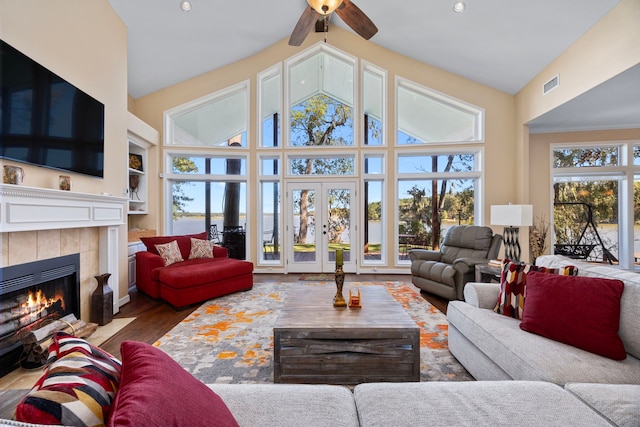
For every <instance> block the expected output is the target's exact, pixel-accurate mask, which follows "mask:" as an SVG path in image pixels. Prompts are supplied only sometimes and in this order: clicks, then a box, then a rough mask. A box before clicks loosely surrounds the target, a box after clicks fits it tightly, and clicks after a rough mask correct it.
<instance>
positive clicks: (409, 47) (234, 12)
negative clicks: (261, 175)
mask: <svg viewBox="0 0 640 427" xmlns="http://www.w3.org/2000/svg"><path fill="white" fill-rule="evenodd" d="M109 2H110V4H111V5H112V7H113V8H114V10H115V11H116V13H118V15H119V16H120V17H121V19H122V20H123V22H124V23H125V24H126V26H127V28H128V36H129V41H128V47H129V52H128V67H129V69H128V78H129V94H130V95H131V96H132V97H134V98H138V97H141V96H144V95H147V94H149V93H152V92H154V91H157V90H159V89H162V88H165V87H168V86H171V85H173V84H176V83H178V82H181V81H184V80H187V79H190V78H192V77H195V76H197V75H200V74H202V73H205V72H207V71H210V70H213V69H217V68H220V67H223V66H225V65H227V64H229V63H232V62H235V61H238V60H240V59H243V58H246V57H249V56H251V55H254V54H256V53H257V52H259V51H261V50H262V49H264V48H266V47H268V46H271V45H273V44H274V43H276V42H279V41H281V40H282V39H287V38H288V37H289V35H290V34H291V31H292V29H293V27H294V26H295V24H296V22H297V20H298V18H299V17H300V15H301V13H302V12H303V10H304V9H305V8H306V7H307V2H306V1H305V0H277V1H271V2H267V1H264V0H242V1H224V2H223V1H213V0H192V1H191V3H192V6H193V7H192V10H191V11H189V12H183V11H182V10H181V9H180V7H179V6H180V0H135V1H132V0H109ZM355 3H356V4H357V5H358V6H359V7H360V9H362V10H363V11H364V12H365V13H366V14H367V15H368V16H369V18H371V20H372V21H373V22H374V23H375V24H376V26H377V27H378V29H379V31H378V33H377V34H376V35H375V36H374V37H373V38H372V39H371V40H370V42H371V43H376V44H378V45H380V46H382V47H385V48H387V49H391V50H394V51H396V52H399V53H401V54H403V55H406V56H408V57H411V58H414V59H417V60H419V61H422V62H424V63H427V64H430V65H433V66H436V67H439V68H442V69H444V70H447V71H450V72H452V73H455V74H458V75H461V76H464V77H467V78H469V79H471V80H474V81H477V82H480V83H483V84H486V85H488V86H491V87H494V88H496V89H499V90H502V91H504V92H507V93H510V94H515V93H517V92H518V91H519V90H520V89H521V88H522V87H524V86H525V85H526V84H527V83H528V82H529V81H530V80H531V79H532V78H533V77H534V76H536V75H537V74H538V73H539V72H540V71H541V70H542V69H543V68H544V67H546V66H547V65H548V64H549V63H550V62H551V61H553V60H554V59H555V58H556V57H558V56H559V55H560V54H561V53H562V52H563V51H564V50H565V49H567V48H568V47H569V46H570V45H571V44H572V43H573V42H575V41H576V40H577V39H578V38H580V37H581V36H582V35H583V34H584V33H585V32H586V31H587V30H588V29H589V28H591V27H592V26H593V25H594V24H595V23H596V22H597V21H598V20H600V19H601V18H602V17H603V16H604V15H606V14H607V13H608V12H609V11H610V10H611V9H612V8H613V7H615V6H616V4H618V3H619V0H535V1H524V0H519V1H514V0H466V1H465V3H466V10H465V11H464V12H463V13H455V12H454V11H453V4H454V0H402V1H393V2H392V1H386V2H385V1H381V0H356V1H355ZM330 25H337V26H340V27H343V28H348V27H346V26H345V25H344V23H342V21H341V20H340V19H338V18H337V17H334V18H332V19H331V21H330ZM329 37H330V30H329ZM291 49H292V54H293V53H296V52H297V51H298V50H299V49H300V48H294V47H292V48H291ZM635 75H636V76H637V75H638V70H636V74H635ZM627 78H632V76H627ZM611 84H613V82H612V83H611ZM637 86H638V88H639V89H638V90H640V85H637ZM604 92H607V93H608V92H609V91H604ZM596 95H597V94H596ZM635 99H640V98H638V97H636V98H635ZM587 101H589V103H593V102H594V101H595V102H598V99H595V100H590V99H585V100H583V102H582V103H580V105H579V106H580V107H581V108H586V106H585V105H584V104H585V103H586V102H587ZM632 104H633V102H632ZM636 104H640V102H636ZM600 107H602V105H600ZM566 108H569V107H566ZM639 108H640V106H639ZM564 114H565V115H566V114H569V115H570V116H577V117H579V116H580V115H581V114H580V113H579V112H571V111H565V112H564ZM638 117H640V115H638ZM637 120H638V121H640V119H637ZM552 121H553V117H551V116H550V117H547V118H546V120H545V122H544V123H541V125H542V124H544V126H545V129H547V128H549V129H550V128H552V127H553V126H554V125H553V123H552ZM625 121H628V120H627V119H625ZM592 123H593V122H592ZM534 125H535V123H534ZM574 125H575V126H578V127H579V126H580V125H579V124H574ZM638 125H639V126H640V123H638ZM603 126H604V125H603Z"/></svg>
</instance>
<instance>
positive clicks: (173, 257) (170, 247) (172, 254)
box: [156, 240, 184, 267]
mask: <svg viewBox="0 0 640 427" xmlns="http://www.w3.org/2000/svg"><path fill="white" fill-rule="evenodd" d="M156 250H157V251H158V253H159V254H160V256H161V257H162V260H163V261H164V265H165V267H167V266H169V265H171V264H174V263H176V262H180V261H184V259H182V254H181V253H180V247H179V246H178V242H177V241H176V240H173V241H171V242H169V243H165V244H164V245H156Z"/></svg>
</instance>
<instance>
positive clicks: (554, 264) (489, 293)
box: [447, 255, 640, 385]
mask: <svg viewBox="0 0 640 427" xmlns="http://www.w3.org/2000/svg"><path fill="white" fill-rule="evenodd" d="M569 264H571V265H575V266H577V267H578V275H579V276H588V277H605V278H615V279H620V280H622V281H623V282H624V285H625V286H624V292H623V294H622V298H621V300H620V305H621V307H620V329H619V336H620V338H621V339H622V341H623V343H624V347H625V350H626V351H627V357H626V359H624V360H622V361H617V360H612V359H609V358H606V357H603V356H599V355H596V354H593V353H590V352H587V351H584V350H581V349H579V348H575V347H572V346H570V345H567V344H563V343H561V342H557V341H553V340H550V339H547V338H544V337H542V336H540V335H535V334H531V333H528V332H525V331H523V330H521V329H520V327H519V325H520V321H519V320H517V319H514V318H511V317H507V316H502V315H499V314H497V313H495V312H494V311H493V308H494V306H495V305H496V301H497V299H498V293H499V290H500V286H499V284H497V283H467V285H466V287H465V301H452V302H451V303H449V307H448V309H447V320H448V321H449V350H450V351H451V353H452V354H453V355H454V356H455V357H456V359H458V361H460V363H462V365H463V366H464V367H465V368H466V369H467V370H468V371H469V372H470V373H471V375H473V376H474V378H476V379H477V380H527V381H549V382H552V383H556V384H558V385H564V384H566V383H570V382H587V383H606V384H640V311H639V307H640V275H639V274H636V273H632V272H628V271H623V270H620V269H617V268H614V267H608V266H601V265H592V264H588V263H586V262H581V261H577V260H573V259H569V258H566V257H563V256H559V255H547V256H541V257H539V258H538V259H537V260H536V265H540V266H543V267H549V268H559V267H562V266H566V265H569ZM569 303H570V301H568V302H567V304H569Z"/></svg>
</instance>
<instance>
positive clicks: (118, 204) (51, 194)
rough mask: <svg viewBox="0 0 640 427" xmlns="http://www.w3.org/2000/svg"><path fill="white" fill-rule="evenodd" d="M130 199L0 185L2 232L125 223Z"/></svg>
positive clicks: (0, 228)
mask: <svg viewBox="0 0 640 427" xmlns="http://www.w3.org/2000/svg"><path fill="white" fill-rule="evenodd" d="M127 202H128V201H127V199H126V198H125V197H115V196H109V195H102V194H89V193H77V192H72V191H62V190H53V189H49V188H36V187H26V186H18V185H12V184H0V232H2V233H5V232H15V231H34V230H55V229H62V228H78V227H108V226H113V225H122V224H125V219H126V212H127Z"/></svg>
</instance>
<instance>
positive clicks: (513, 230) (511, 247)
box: [491, 204, 533, 261]
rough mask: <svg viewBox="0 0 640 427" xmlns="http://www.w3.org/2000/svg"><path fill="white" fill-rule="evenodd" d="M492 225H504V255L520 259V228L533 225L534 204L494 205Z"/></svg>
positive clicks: (513, 259)
mask: <svg viewBox="0 0 640 427" xmlns="http://www.w3.org/2000/svg"><path fill="white" fill-rule="evenodd" d="M491 225H502V226H504V232H503V234H502V238H503V239H504V256H505V258H508V259H510V260H512V261H520V228H519V227H530V226H531V225H533V205H512V204H509V205H493V206H491Z"/></svg>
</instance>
